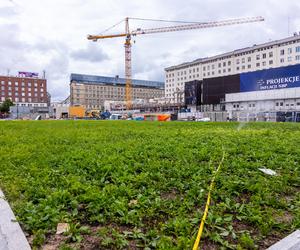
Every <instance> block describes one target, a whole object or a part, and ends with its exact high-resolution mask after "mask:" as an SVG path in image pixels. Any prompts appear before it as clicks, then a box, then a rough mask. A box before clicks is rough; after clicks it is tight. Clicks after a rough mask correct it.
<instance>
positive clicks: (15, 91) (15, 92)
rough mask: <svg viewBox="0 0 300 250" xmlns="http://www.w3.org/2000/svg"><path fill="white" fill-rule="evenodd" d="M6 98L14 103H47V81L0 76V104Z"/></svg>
mask: <svg viewBox="0 0 300 250" xmlns="http://www.w3.org/2000/svg"><path fill="white" fill-rule="evenodd" d="M8 98H9V99H11V100H12V101H13V102H14V103H47V80H46V79H40V78H26V77H13V76H0V102H3V101H4V100H5V99H8Z"/></svg>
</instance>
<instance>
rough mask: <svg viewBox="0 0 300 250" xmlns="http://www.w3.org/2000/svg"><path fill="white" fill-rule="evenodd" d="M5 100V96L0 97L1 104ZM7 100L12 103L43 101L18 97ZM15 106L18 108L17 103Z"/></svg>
mask: <svg viewBox="0 0 300 250" xmlns="http://www.w3.org/2000/svg"><path fill="white" fill-rule="evenodd" d="M6 99H7V97H5V96H2V97H1V101H2V102H3V101H5V100H6ZM9 99H11V100H12V101H13V102H16V103H17V102H39V101H40V102H42V101H43V99H40V98H30V97H29V98H24V97H22V98H19V97H9ZM16 105H17V106H19V105H18V103H17V104H16Z"/></svg>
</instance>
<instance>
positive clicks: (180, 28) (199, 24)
mask: <svg viewBox="0 0 300 250" xmlns="http://www.w3.org/2000/svg"><path fill="white" fill-rule="evenodd" d="M129 19H138V20H152V19H139V18H129V17H126V18H125V32H124V33H117V34H110V35H88V37H87V38H88V39H89V40H93V41H98V40H100V39H106V38H116V37H125V44H124V47H125V79H126V90H125V97H126V108H127V110H129V109H131V107H132V97H131V84H132V69H131V39H132V37H134V36H137V35H145V34H154V33H163V32H175V31H184V30H193V29H205V28H214V27H220V26H227V25H234V24H243V23H252V22H260V21H264V18H263V17H261V16H258V17H245V18H236V19H228V20H223V21H213V22H195V23H189V22H185V23H188V24H182V25H173V26H167V27H159V28H150V29H149V28H147V29H140V28H139V29H136V30H132V31H130V29H129ZM122 21H123V20H122ZM152 21H155V20H152ZM156 21H164V20H156Z"/></svg>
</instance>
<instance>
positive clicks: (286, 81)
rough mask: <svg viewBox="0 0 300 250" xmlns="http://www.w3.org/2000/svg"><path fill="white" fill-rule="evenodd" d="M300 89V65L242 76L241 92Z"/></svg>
mask: <svg viewBox="0 0 300 250" xmlns="http://www.w3.org/2000/svg"><path fill="white" fill-rule="evenodd" d="M295 87H300V65H292V66H287V67H281V68H274V69H266V70H260V71H255V72H249V73H242V74H241V75H240V90H241V92H249V91H259V90H270V89H283V88H295Z"/></svg>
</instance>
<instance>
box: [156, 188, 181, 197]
mask: <svg viewBox="0 0 300 250" xmlns="http://www.w3.org/2000/svg"><path fill="white" fill-rule="evenodd" d="M160 197H161V198H162V199H163V200H175V199H176V198H177V197H179V194H178V193H177V192H176V190H175V189H172V190H171V191H169V192H163V193H161V195H160Z"/></svg>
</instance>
